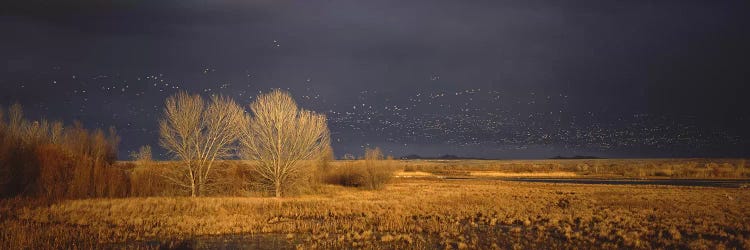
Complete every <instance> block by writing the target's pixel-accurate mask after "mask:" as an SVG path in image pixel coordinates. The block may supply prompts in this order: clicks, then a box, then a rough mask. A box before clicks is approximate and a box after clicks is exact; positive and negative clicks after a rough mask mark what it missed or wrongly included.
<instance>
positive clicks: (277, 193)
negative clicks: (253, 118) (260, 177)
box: [275, 181, 281, 198]
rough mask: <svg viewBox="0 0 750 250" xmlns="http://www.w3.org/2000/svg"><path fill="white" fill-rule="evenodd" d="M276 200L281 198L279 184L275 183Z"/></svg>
mask: <svg viewBox="0 0 750 250" xmlns="http://www.w3.org/2000/svg"><path fill="white" fill-rule="evenodd" d="M275 184H276V198H281V182H280V181H276V183H275Z"/></svg>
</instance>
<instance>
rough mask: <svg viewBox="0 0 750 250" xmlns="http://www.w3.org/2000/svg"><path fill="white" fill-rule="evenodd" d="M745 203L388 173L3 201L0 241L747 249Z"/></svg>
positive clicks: (746, 196) (696, 194)
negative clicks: (232, 188)
mask: <svg viewBox="0 0 750 250" xmlns="http://www.w3.org/2000/svg"><path fill="white" fill-rule="evenodd" d="M748 207H750V190H748V189H738V188H696V187H670V186H631V185H575V184H548V183H522V182H505V181H487V180H457V181H446V180H440V179H436V178H396V180H394V182H393V183H392V184H389V185H388V186H386V188H385V189H383V190H377V191H365V190H360V189H354V188H345V187H340V186H333V185H326V186H325V187H324V188H323V189H322V190H321V193H320V194H317V195H305V196H298V197H292V198H282V199H275V198H260V197H257V198H253V197H246V198H240V197H231V198H230V197H226V198H225V197H204V198H171V197H157V198H125V199H91V200H71V201H63V202H59V203H54V204H51V205H46V204H34V203H33V202H29V201H20V200H5V201H2V205H1V206H0V216H1V217H0V220H1V222H0V227H2V228H3V230H2V233H0V248H3V249H16V248H32V249H36V248H61V247H65V248H67V247H69V246H73V245H74V246H76V247H79V248H90V247H123V246H127V247H135V248H156V247H158V246H159V245H162V246H180V245H182V246H185V244H187V245H188V246H193V247H212V246H213V247H215V246H216V245H211V244H210V242H212V241H211V240H210V239H220V240H218V241H217V242H226V241H227V240H228V239H229V240H231V239H234V240H238V241H242V240H243V239H244V240H246V241H247V242H249V243H253V242H254V243H253V244H255V245H253V244H249V243H248V244H244V245H242V244H240V245H233V246H236V247H259V246H266V247H269V248H286V247H288V248H294V247H302V248H340V247H365V248H430V249H432V248H444V247H448V248H458V249H462V248H482V249H491V248H498V247H499V248H523V249H526V248H623V247H626V248H696V249H721V248H730V249H731V248H736V249H749V248H750V209H748ZM197 239H204V240H197ZM251 239H252V240H251ZM264 240H265V241H264ZM258 242H261V243H260V244H258ZM263 242H265V244H263Z"/></svg>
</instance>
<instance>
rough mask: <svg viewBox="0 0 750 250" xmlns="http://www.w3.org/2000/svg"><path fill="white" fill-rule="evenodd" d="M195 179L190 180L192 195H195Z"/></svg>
mask: <svg viewBox="0 0 750 250" xmlns="http://www.w3.org/2000/svg"><path fill="white" fill-rule="evenodd" d="M195 191H196V190H195V180H193V181H191V182H190V196H191V197H195Z"/></svg>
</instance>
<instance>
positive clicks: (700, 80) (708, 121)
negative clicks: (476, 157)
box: [0, 0, 750, 156]
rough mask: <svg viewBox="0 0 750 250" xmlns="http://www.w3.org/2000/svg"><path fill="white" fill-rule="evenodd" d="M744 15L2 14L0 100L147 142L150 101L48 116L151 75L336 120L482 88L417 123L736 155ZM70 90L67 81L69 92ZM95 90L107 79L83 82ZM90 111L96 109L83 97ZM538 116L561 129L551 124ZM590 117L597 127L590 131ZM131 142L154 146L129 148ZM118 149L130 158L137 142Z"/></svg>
mask: <svg viewBox="0 0 750 250" xmlns="http://www.w3.org/2000/svg"><path fill="white" fill-rule="evenodd" d="M748 5H750V4H749V3H748V2H747V1H721V2H716V1H577V2H575V3H572V2H558V1H472V2H470V3H469V2H461V1H408V2H404V1H338V0H336V1H303V2H291V1H224V0H222V1H197V0H188V1H81V0H79V1H41V0H32V1H13V2H10V3H7V4H6V5H5V6H4V8H2V9H1V10H0V15H1V16H0V32H2V34H3V37H4V38H3V39H2V41H0V45H2V46H0V54H2V55H3V61H2V62H0V63H2V64H0V65H4V66H5V67H4V68H3V72H4V73H6V74H3V76H2V77H0V90H2V92H3V94H0V97H3V98H4V99H7V100H11V99H12V100H19V101H21V102H24V103H28V105H27V106H29V105H33V104H34V103H44V104H45V105H46V106H47V107H49V106H53V107H54V108H53V109H54V112H52V111H49V110H46V111H45V110H41V109H40V110H38V112H39V113H40V114H42V113H54V115H57V116H59V117H68V116H70V117H80V119H82V120H85V121H88V122H89V123H93V122H95V121H99V122H101V123H118V124H119V125H122V124H121V123H122V121H112V118H111V109H117V110H122V111H121V112H118V113H123V112H125V111H124V110H128V109H130V110H140V109H141V108H148V109H146V110H148V111H143V112H147V113H148V115H141V116H135V117H134V118H133V119H134V120H133V121H132V123H136V124H139V126H140V127H141V128H145V130H147V131H151V130H152V129H153V127H154V124H155V121H154V120H155V116H157V115H158V108H157V109H156V110H155V111H154V108H153V106H159V105H160V103H161V101H162V100H163V97H164V94H163V93H161V92H160V93H154V94H152V95H146V96H138V97H137V98H136V97H134V96H132V95H124V96H122V97H117V98H114V97H109V98H114V99H113V100H114V101H110V104H106V105H104V106H107V107H109V108H108V109H105V110H102V109H101V108H98V107H97V106H102V105H89V108H88V110H89V111H87V112H86V115H85V116H80V114H79V113H80V112H74V111H78V110H79V107H78V106H80V105H79V104H77V103H76V104H75V105H74V106H75V107H71V108H67V107H64V106H61V105H60V103H66V101H67V104H65V105H71V106H73V104H72V103H74V102H75V101H77V100H78V98H80V96H75V95H72V94H70V93H72V91H73V90H76V89H81V88H83V87H86V88H101V87H102V85H117V87H118V88H121V85H128V86H129V87H130V89H129V90H128V91H126V93H132V91H133V90H136V89H138V90H139V91H146V92H148V91H154V90H156V91H158V89H156V88H155V86H154V85H152V83H151V82H149V83H146V82H145V81H140V82H139V81H136V80H134V79H137V78H142V77H144V76H147V75H158V74H162V75H163V78H161V79H167V80H168V81H169V82H171V83H173V84H180V86H182V87H183V89H186V90H189V91H194V92H202V91H204V90H206V89H215V88H217V86H220V85H222V84H228V85H226V86H228V87H226V88H223V89H220V90H218V91H219V92H222V93H225V94H229V95H233V96H235V97H237V98H240V97H239V95H238V93H244V94H243V96H242V97H241V98H242V99H244V100H245V101H249V99H246V98H249V97H248V96H251V95H252V94H254V93H257V92H258V91H261V90H267V89H268V88H272V87H276V88H289V89H290V90H291V91H293V92H294V93H295V94H296V95H297V96H308V95H313V94H312V92H314V95H320V99H317V100H315V101H313V100H310V101H301V102H303V103H305V104H306V105H309V107H311V108H314V109H318V110H334V111H337V112H348V111H352V110H351V109H352V107H353V106H356V105H361V104H362V103H363V99H362V98H363V97H362V95H363V94H362V92H363V91H370V92H367V93H368V95H370V94H372V93H373V92H376V94H372V96H369V97H368V98H369V99H367V100H366V102H367V104H368V105H369V104H373V105H375V106H379V107H381V108H382V107H385V106H389V105H390V106H394V105H395V106H402V107H403V106H408V105H413V103H412V102H413V100H417V99H420V98H418V97H417V96H416V95H417V94H424V95H429V93H441V92H445V93H454V94H455V93H457V92H460V91H466V90H471V89H482V90H483V92H485V93H490V92H488V91H491V93H495V94H494V95H496V96H495V97H489V96H488V97H487V98H479V97H477V98H471V99H461V98H463V96H462V97H461V98H454V99H444V100H445V103H444V104H445V105H451V108H450V109H448V108H447V107H446V106H444V107H440V106H429V105H426V106H423V107H422V106H420V107H415V109H419V110H420V114H425V113H440V114H460V112H465V110H466V109H467V108H457V107H463V106H472V107H479V108H481V109H483V110H485V111H486V110H490V111H492V112H495V113H498V114H500V113H502V112H505V113H502V114H506V116H507V115H510V114H512V115H513V116H514V117H526V118H525V119H537V118H533V117H534V116H535V115H536V116H539V114H542V113H543V114H547V117H546V118H544V119H548V120H535V122H534V123H535V124H536V123H542V121H546V122H547V123H549V124H552V123H553V121H558V122H560V121H567V122H570V121H573V120H576V119H577V120H576V121H578V122H579V123H581V122H583V121H581V120H584V121H586V122H589V123H614V124H619V125H618V126H620V127H627V126H629V124H626V123H625V122H623V121H620V120H618V119H621V118H622V117H633V115H636V114H653V115H659V116H680V117H694V118H695V120H696V122H695V123H698V124H701V125H700V126H702V127H706V128H710V129H713V130H717V131H722V132H725V133H728V134H731V135H733V136H735V137H736V136H739V137H740V138H741V139H740V140H741V141H743V142H745V143H746V142H747V139H748V138H750V134H748V132H746V131H744V128H746V127H747V125H750V121H748V120H747V118H746V117H748V116H750V114H749V113H748V111H747V109H746V108H744V106H745V105H744V102H745V101H744V99H745V98H744V96H743V95H744V93H747V91H748V90H750V89H748V87H747V86H748V85H747V82H748V74H749V73H748V72H750V71H748V70H747V69H745V64H746V63H744V61H745V60H746V58H748V56H750V35H749V34H750V32H749V31H748V27H750V26H748V24H750V17H749V16H748V15H746V13H747V12H748V10H750V8H749V6H748ZM206 69H208V73H207V74H204V70H206ZM71 75H77V76H79V78H77V79H75V80H73V79H72V77H71ZM98 75H105V76H108V77H109V78H101V79H93V78H95V77H96V76H98ZM48 78H49V79H48ZM52 78H55V79H58V81H59V83H58V84H57V85H56V87H55V88H49V86H47V85H45V84H46V83H45V82H43V81H47V80H52ZM62 79H65V80H62ZM125 81H127V82H125ZM22 84H25V85H27V86H34V85H35V84H36V85H37V86H47V88H49V89H41V90H34V91H32V90H29V89H22V88H20V87H19V86H21V85H22ZM84 85H85V86H84ZM308 90H309V91H308ZM169 91H173V90H169ZM169 91H167V92H168V93H169ZM243 91H244V92H243ZM60 93H66V94H65V95H61V94H60ZM206 93H208V92H206ZM420 97H421V96H420ZM454 97H455V96H454ZM493 98H501V99H502V100H503V102H501V103H498V102H496V101H495V99H493ZM88 100H96V102H102V103H103V102H107V98H104V97H95V96H91V97H89V99H88ZM410 100H412V101H410ZM467 100H469V101H470V102H471V103H470V104H466V102H467ZM462 105H463V106H462ZM359 111H361V109H360V110H359ZM359 111H358V112H359ZM139 112H140V111H139ZM550 113H554V114H565V115H561V118H559V119H558V118H554V117H553V116H552V115H550ZM591 113H595V114H596V115H595V118H590V117H589V116H587V115H589V114H591ZM66 114H68V115H66ZM573 116H575V117H577V118H575V119H573V118H571V117H573ZM528 117H532V118H528ZM581 117H589V118H585V119H583V118H581ZM420 119H421V118H420ZM514 119H515V118H514ZM691 119H693V118H691ZM594 120H595V121H594ZM544 126H546V128H545V131H544V133H540V132H538V131H537V132H534V133H536V134H552V133H558V132H559V131H558V132H554V131H553V130H556V128H550V127H552V125H544ZM139 129H140V128H139ZM341 131H344V130H341ZM341 133H342V135H343V134H346V133H348V135H349V137H358V138H356V140H354V139H352V140H354V142H351V143H350V144H347V145H357V144H359V145H362V144H363V143H367V142H373V143H377V142H378V141H379V140H382V138H379V137H378V136H373V134H375V135H377V134H378V133H377V132H373V133H366V134H364V135H361V136H356V135H355V134H351V133H352V132H341ZM464 134H467V133H464ZM135 135H138V134H135ZM144 136H152V137H153V135H142V134H141V135H140V137H144ZM495 136H497V137H507V135H495ZM402 137H403V136H402ZM154 138H155V137H154ZM544 138H547V137H544ZM448 139H450V138H448ZM448 139H446V140H448ZM149 140H151V141H153V139H149ZM545 140H546V139H545ZM381 142H382V141H381ZM124 143H126V144H128V147H134V146H135V145H137V143H143V141H139V142H128V141H127V140H126V141H125V142H124ZM382 143H385V142H382ZM389 143H391V142H389ZM420 143H421V142H420ZM535 143H536V142H535ZM392 144H393V145H400V144H402V143H392ZM561 144H563V143H561ZM341 145H344V144H341ZM437 145H438V146H436V147H438V148H440V147H443V148H446V150H458V149H455V148H452V147H455V146H454V144H451V145H452V146H439V145H440V144H439V143H438V144H437ZM341 147H342V148H351V147H354V146H341ZM393 147H395V146H393ZM478 147H481V146H478ZM425 148H433V147H425ZM561 148H563V149H560V150H561V151H564V150H566V149H564V148H565V147H561ZM342 150H343V149H342ZM347 150H348V149H347ZM402 150H404V151H406V150H409V149H408V148H404V149H402ZM462 150H463V149H462ZM618 150H621V151H627V150H623V149H618ZM350 151H351V150H350ZM415 151H416V150H415ZM430 151H431V152H436V153H437V152H438V151H439V150H437V149H435V150H430ZM468 151H471V150H468ZM655 151H658V152H666V151H665V150H662V151H660V150H655ZM676 151H681V152H683V153H685V154H692V152H693V151H689V150H683V149H679V150H676ZM714 151H715V152H717V154H721V153H722V152H728V151H726V150H725V149H715V150H714ZM534 152H542V153H539V154H547V153H548V151H547V149H545V150H541V149H539V150H536V151H530V153H529V152H525V153H522V154H519V155H524V156H526V155H533V154H534ZM445 153H450V152H445ZM594 153H595V152H594ZM482 154H483V155H489V154H491V153H489V152H485V153H482ZM665 154H666V153H665ZM657 155H658V153H657Z"/></svg>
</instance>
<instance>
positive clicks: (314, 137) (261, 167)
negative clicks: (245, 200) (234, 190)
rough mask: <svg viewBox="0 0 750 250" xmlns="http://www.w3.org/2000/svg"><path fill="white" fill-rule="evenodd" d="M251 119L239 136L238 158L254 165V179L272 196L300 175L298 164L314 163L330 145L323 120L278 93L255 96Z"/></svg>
mask: <svg viewBox="0 0 750 250" xmlns="http://www.w3.org/2000/svg"><path fill="white" fill-rule="evenodd" d="M250 109H251V111H252V114H253V116H252V117H251V118H250V121H249V124H248V126H246V128H245V130H243V131H244V134H243V135H242V137H240V146H241V156H242V157H243V158H244V159H246V160H252V161H255V162H256V164H257V167H256V173H257V175H258V176H257V177H259V179H261V181H262V182H263V184H264V185H265V186H266V187H268V188H269V189H270V190H273V191H274V193H275V195H276V197H281V195H282V190H283V188H285V187H288V186H291V185H293V184H294V183H295V182H296V181H298V180H299V179H300V178H301V177H302V175H303V174H304V173H303V167H302V166H303V165H304V164H302V161H306V160H314V159H316V158H318V157H320V156H322V155H323V154H324V153H325V150H326V149H327V148H328V147H329V146H330V136H329V132H328V125H327V124H326V117H325V115H322V114H317V113H315V112H312V111H307V110H304V109H300V108H299V107H297V103H295V102H294V99H292V97H291V95H290V94H289V93H287V92H284V91H281V90H274V91H272V92H270V93H267V94H264V95H261V96H258V98H257V99H256V100H255V102H253V103H251V104H250Z"/></svg>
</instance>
